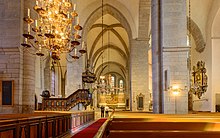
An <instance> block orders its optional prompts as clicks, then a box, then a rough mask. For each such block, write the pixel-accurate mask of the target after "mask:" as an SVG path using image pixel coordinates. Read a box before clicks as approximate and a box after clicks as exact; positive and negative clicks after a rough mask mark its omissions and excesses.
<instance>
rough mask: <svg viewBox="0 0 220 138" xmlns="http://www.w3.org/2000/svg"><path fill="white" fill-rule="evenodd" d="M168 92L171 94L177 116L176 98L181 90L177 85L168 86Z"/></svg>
mask: <svg viewBox="0 0 220 138" xmlns="http://www.w3.org/2000/svg"><path fill="white" fill-rule="evenodd" d="M169 90H170V91H171V92H172V94H173V96H174V100H175V114H177V100H176V99H177V96H178V95H179V94H180V92H181V91H182V90H183V89H181V88H180V87H179V86H178V85H174V86H170V87H169Z"/></svg>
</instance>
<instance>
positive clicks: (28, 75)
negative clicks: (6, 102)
mask: <svg viewBox="0 0 220 138" xmlns="http://www.w3.org/2000/svg"><path fill="white" fill-rule="evenodd" d="M32 7H33V3H32V1H30V0H29V1H25V2H24V9H23V10H24V15H23V16H27V8H30V9H31V17H32V18H33V17H34V11H33V10H32V9H33V8H32ZM20 18H22V19H23V17H22V16H21V17H20ZM22 23H25V22H22ZM23 29H24V31H25V30H27V25H24V28H23ZM29 51H31V49H30V50H29ZM31 52H32V53H34V51H31ZM34 95H35V55H32V54H30V53H29V52H28V51H27V50H25V51H24V52H23V91H22V103H21V106H22V113H32V112H33V111H34V101H35V98H34Z"/></svg>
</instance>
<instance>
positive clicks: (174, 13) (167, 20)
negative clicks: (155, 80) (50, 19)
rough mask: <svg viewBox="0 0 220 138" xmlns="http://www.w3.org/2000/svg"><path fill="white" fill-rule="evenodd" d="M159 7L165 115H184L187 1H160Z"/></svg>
mask: <svg viewBox="0 0 220 138" xmlns="http://www.w3.org/2000/svg"><path fill="white" fill-rule="evenodd" d="M161 6H162V10H161V13H162V26H161V27H162V28H161V31H162V32H161V35H162V37H161V41H162V47H163V54H162V55H163V71H165V70H167V71H166V72H167V75H166V76H167V77H166V78H167V79H166V82H165V80H164V81H163V84H167V91H164V103H163V104H164V113H168V114H171V113H175V114H185V113H188V90H186V89H185V86H186V85H187V84H188V81H189V76H188V75H189V74H188V68H187V58H188V52H189V47H187V18H186V17H187V15H186V14H187V12H186V1H185V0H172V1H166V0H163V1H162V0H161ZM161 69H162V68H161ZM173 86H178V87H179V88H180V93H179V94H178V96H174V95H173V93H172V89H169V88H171V87H173ZM164 87H165V86H164ZM165 90H166V89H165Z"/></svg>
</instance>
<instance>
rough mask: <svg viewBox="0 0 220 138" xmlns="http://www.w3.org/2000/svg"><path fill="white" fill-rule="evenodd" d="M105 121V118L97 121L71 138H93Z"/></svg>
mask: <svg viewBox="0 0 220 138" xmlns="http://www.w3.org/2000/svg"><path fill="white" fill-rule="evenodd" d="M105 121H106V119H105V118H102V119H99V120H97V121H96V122H95V123H93V124H91V125H90V126H88V127H86V128H85V129H83V130H82V131H80V132H79V133H77V134H75V135H74V136H72V138H93V137H94V136H95V135H96V133H97V132H98V130H99V128H100V127H101V126H102V124H103V123H104V122H105Z"/></svg>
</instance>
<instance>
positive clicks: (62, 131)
mask: <svg viewBox="0 0 220 138" xmlns="http://www.w3.org/2000/svg"><path fill="white" fill-rule="evenodd" d="M91 121H94V111H81V112H71V113H61V112H47V111H46V112H45V111H37V112H35V113H32V114H7V115H0V138H60V137H65V135H66V134H69V133H70V132H71V131H74V130H77V129H78V128H80V127H81V126H83V125H85V124H87V123H89V122H91Z"/></svg>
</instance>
